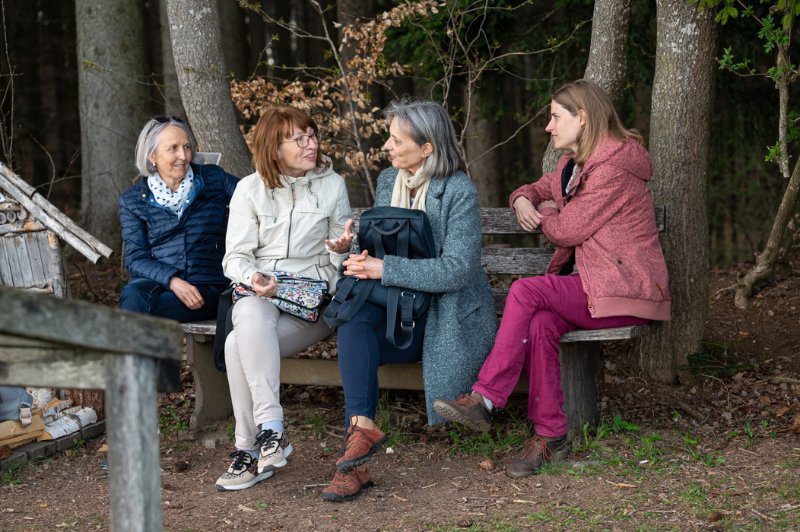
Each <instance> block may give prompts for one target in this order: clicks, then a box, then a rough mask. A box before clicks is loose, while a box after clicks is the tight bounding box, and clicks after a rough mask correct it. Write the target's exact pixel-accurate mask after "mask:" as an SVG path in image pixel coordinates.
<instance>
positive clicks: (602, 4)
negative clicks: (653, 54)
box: [583, 0, 631, 102]
mask: <svg viewBox="0 0 800 532" xmlns="http://www.w3.org/2000/svg"><path fill="white" fill-rule="evenodd" d="M630 17H631V3H630V0H597V1H596V2H595V3H594V16H593V17H592V43H591V47H590V48H589V62H588V63H587V65H586V72H584V74H583V77H584V78H586V79H590V80H592V81H594V82H595V83H597V84H598V85H600V86H601V87H602V88H603V89H604V90H605V91H606V92H607V93H608V95H609V96H610V97H611V101H612V102H616V101H617V99H618V98H619V94H620V92H622V88H623V87H624V86H625V73H626V72H627V64H628V62H627V61H628V58H627V54H628V46H627V45H628V21H629V20H630Z"/></svg>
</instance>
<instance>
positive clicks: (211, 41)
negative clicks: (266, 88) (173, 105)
mask: <svg viewBox="0 0 800 532" xmlns="http://www.w3.org/2000/svg"><path fill="white" fill-rule="evenodd" d="M167 17H168V19H169V30H170V37H171V41H172V53H173V56H174V58H175V70H176V72H177V74H178V87H179V88H180V92H181V99H182V100H183V105H184V108H185V109H186V117H187V118H188V119H189V123H190V124H191V126H192V130H193V131H194V134H195V136H196V137H197V142H198V144H199V147H200V149H201V150H203V151H218V152H222V166H224V167H225V168H226V169H227V170H228V171H229V172H231V173H233V174H235V175H238V176H245V175H247V174H249V173H250V172H251V167H250V151H249V150H248V149H247V145H246V144H245V142H244V137H242V133H241V131H240V130H239V126H238V125H237V124H238V122H237V117H236V111H235V109H234V106H233V101H232V100H231V90H230V84H229V82H228V75H227V73H228V69H227V68H226V66H225V58H224V56H223V53H222V37H221V35H220V27H219V12H218V11H217V2H216V0H167Z"/></svg>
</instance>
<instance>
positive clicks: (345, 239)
mask: <svg viewBox="0 0 800 532" xmlns="http://www.w3.org/2000/svg"><path fill="white" fill-rule="evenodd" d="M353 236H354V235H353V220H352V219H350V220H347V221H346V222H345V224H344V233H342V236H340V237H339V238H335V239H333V240H326V241H325V245H326V246H328V249H330V250H331V251H333V252H334V253H338V254H339V255H341V254H343V253H347V252H348V251H350V245H351V244H352V243H353Z"/></svg>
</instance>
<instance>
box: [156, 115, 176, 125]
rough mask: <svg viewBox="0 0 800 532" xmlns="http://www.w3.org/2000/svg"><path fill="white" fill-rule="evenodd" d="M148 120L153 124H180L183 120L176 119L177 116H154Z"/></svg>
mask: <svg viewBox="0 0 800 532" xmlns="http://www.w3.org/2000/svg"><path fill="white" fill-rule="evenodd" d="M150 120H152V121H154V122H158V123H159V124H167V123H169V122H180V123H181V124H183V123H184V122H183V119H182V118H178V117H177V116H165V115H156V116H154V117H153V118H151V119H150Z"/></svg>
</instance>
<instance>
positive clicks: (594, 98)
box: [553, 79, 643, 166]
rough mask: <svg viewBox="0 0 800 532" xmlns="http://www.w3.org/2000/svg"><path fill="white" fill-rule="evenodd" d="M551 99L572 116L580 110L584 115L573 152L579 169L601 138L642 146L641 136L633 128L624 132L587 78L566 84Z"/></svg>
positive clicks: (605, 97) (608, 101) (605, 98)
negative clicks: (584, 119)
mask: <svg viewBox="0 0 800 532" xmlns="http://www.w3.org/2000/svg"><path fill="white" fill-rule="evenodd" d="M553 100H554V101H555V102H556V103H558V104H559V105H560V106H561V107H563V108H564V109H566V110H567V111H569V113H570V114H571V115H573V116H575V115H577V114H578V112H579V111H583V112H584V114H585V115H586V124H585V125H584V127H583V129H582V130H581V133H580V135H579V136H578V147H577V149H576V150H575V151H574V153H573V158H574V159H575V163H576V164H577V165H579V166H583V164H584V163H585V162H586V161H587V160H588V159H589V156H591V155H592V152H594V150H595V148H597V145H598V144H599V143H600V141H601V139H603V137H611V138H614V139H617V140H624V139H633V140H635V141H636V142H638V143H640V144H642V143H643V140H642V136H641V135H640V134H639V132H638V131H636V130H635V129H625V127H624V126H623V125H622V121H621V120H620V119H619V115H617V111H616V110H615V109H614V105H613V104H612V103H611V99H610V98H609V97H608V94H606V92H605V91H604V90H603V89H601V88H600V87H599V86H598V85H597V84H595V83H594V82H592V81H589V80H588V79H579V80H577V81H573V82H572V83H567V84H566V85H564V86H563V87H561V88H560V89H558V90H557V91H555V92H554V93H553Z"/></svg>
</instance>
